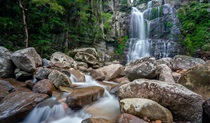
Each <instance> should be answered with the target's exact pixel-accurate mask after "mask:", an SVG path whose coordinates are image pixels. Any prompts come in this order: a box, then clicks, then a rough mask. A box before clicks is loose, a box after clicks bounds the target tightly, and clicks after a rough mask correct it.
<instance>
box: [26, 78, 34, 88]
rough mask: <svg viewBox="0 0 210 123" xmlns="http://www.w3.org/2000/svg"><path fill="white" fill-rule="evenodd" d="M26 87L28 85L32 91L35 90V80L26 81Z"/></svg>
mask: <svg viewBox="0 0 210 123" xmlns="http://www.w3.org/2000/svg"><path fill="white" fill-rule="evenodd" d="M25 83H26V85H28V86H29V87H30V88H31V89H33V87H34V85H35V82H33V80H26V81H25Z"/></svg>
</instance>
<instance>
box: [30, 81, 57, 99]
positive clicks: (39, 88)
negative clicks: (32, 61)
mask: <svg viewBox="0 0 210 123" xmlns="http://www.w3.org/2000/svg"><path fill="white" fill-rule="evenodd" d="M55 90H56V89H55V87H54V85H53V83H52V82H51V81H50V80H48V79H43V80H41V81H38V82H37V83H36V84H35V85H34V87H33V91H34V92H36V93H43V94H47V95H49V96H51V95H52V92H53V91H55Z"/></svg>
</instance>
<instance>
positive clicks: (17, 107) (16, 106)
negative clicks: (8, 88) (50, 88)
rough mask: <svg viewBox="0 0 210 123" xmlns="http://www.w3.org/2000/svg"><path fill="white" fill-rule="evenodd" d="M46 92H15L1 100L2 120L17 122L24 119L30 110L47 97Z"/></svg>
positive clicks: (0, 120)
mask: <svg viewBox="0 0 210 123" xmlns="http://www.w3.org/2000/svg"><path fill="white" fill-rule="evenodd" d="M47 97H48V96H47V95H46V94H38V93H34V92H19V91H16V92H13V93H10V94H8V95H7V96H6V97H5V98H4V99H3V100H2V101H1V102H0V104H1V105H0V122H1V123H17V122H20V121H22V120H23V118H25V116H26V115H27V114H28V112H29V111H30V110H31V109H32V108H33V107H35V106H36V104H38V103H39V102H41V101H42V100H44V99H46V98H47Z"/></svg>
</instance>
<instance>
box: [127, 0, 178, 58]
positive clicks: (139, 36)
mask: <svg viewBox="0 0 210 123" xmlns="http://www.w3.org/2000/svg"><path fill="white" fill-rule="evenodd" d="M158 4H159V5H158ZM167 8H168V11H169V12H168V13H167V10H166V9H167ZM163 9H165V10H166V11H165V12H166V13H164V12H163ZM144 16H145V17H144ZM166 18H168V19H166ZM176 19H177V18H176V15H175V11H174V8H173V5H170V4H167V3H166V1H165V0H163V1H160V2H159V3H158V0H152V1H149V2H148V3H147V9H146V10H144V11H143V12H141V11H139V10H138V9H137V8H135V7H132V10H131V22H130V39H129V40H128V45H129V47H128V53H127V62H131V61H134V60H136V59H139V58H142V57H147V56H155V57H156V58H163V57H169V56H170V57H172V55H173V53H174V50H175V46H176V42H174V39H175V38H176V37H174V36H176V35H178V33H179V30H178V29H179V28H178V27H177V26H176V22H177V21H176ZM170 23H171V24H172V27H167V28H166V25H167V24H170ZM168 29H169V30H170V31H168ZM151 32H152V33H151ZM160 40H161V42H159V41H160ZM157 41H158V42H157ZM172 44H173V45H172ZM157 45H158V46H157Z"/></svg>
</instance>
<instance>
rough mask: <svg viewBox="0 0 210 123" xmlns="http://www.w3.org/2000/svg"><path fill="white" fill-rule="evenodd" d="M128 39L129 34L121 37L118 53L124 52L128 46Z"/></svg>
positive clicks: (118, 41)
mask: <svg viewBox="0 0 210 123" xmlns="http://www.w3.org/2000/svg"><path fill="white" fill-rule="evenodd" d="M127 40H128V36H124V37H123V38H120V39H118V40H117V43H118V49H117V51H116V52H117V53H118V54H122V53H123V51H124V49H125V47H126V42H127Z"/></svg>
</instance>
